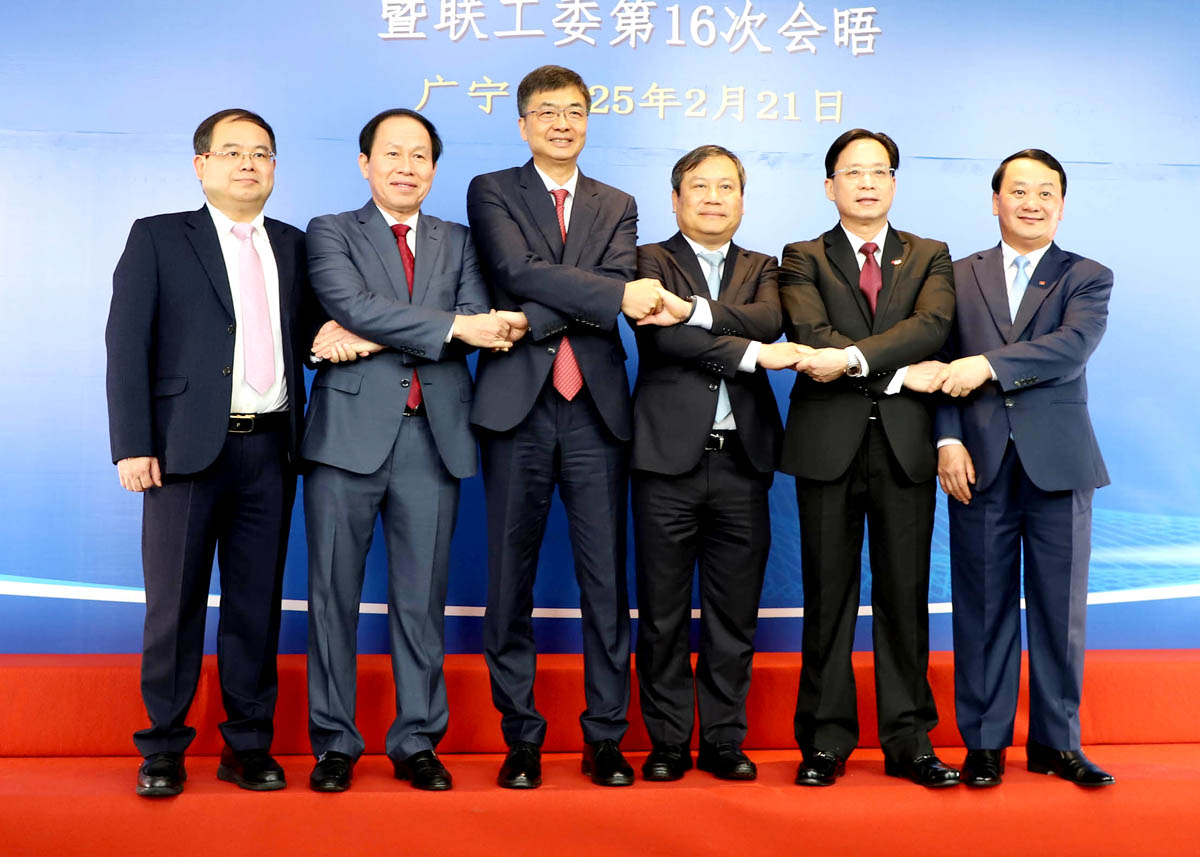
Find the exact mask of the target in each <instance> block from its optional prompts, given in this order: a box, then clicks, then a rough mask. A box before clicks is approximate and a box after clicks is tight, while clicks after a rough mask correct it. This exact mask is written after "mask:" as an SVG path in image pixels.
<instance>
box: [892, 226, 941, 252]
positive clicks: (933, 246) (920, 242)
mask: <svg viewBox="0 0 1200 857" xmlns="http://www.w3.org/2000/svg"><path fill="white" fill-rule="evenodd" d="M892 231H893V232H895V233H896V234H897V235H899V236H900V240H901V241H903V242H904V243H905V244H908V245H909V246H911V247H912V248H913V249H914V250H917V249H923V250H927V251H929V252H931V253H936V252H937V251H939V250H946V251H947V252H949V247H947V246H946V242H945V241H939V240H938V239H936V238H922V237H921V236H920V235H916V234H915V233H912V232H904V231H902V230H900V229H892Z"/></svg>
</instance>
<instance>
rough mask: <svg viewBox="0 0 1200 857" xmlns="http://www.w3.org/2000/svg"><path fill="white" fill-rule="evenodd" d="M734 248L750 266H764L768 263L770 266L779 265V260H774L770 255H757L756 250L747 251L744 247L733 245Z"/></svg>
mask: <svg viewBox="0 0 1200 857" xmlns="http://www.w3.org/2000/svg"><path fill="white" fill-rule="evenodd" d="M734 247H735V248H736V249H737V251H738V253H740V254H741V255H742V256H744V257H745V258H746V261H748V262H749V263H750V264H752V265H759V266H762V265H766V264H768V263H772V264H778V263H779V260H778V259H776V258H775V257H774V256H772V255H771V254H770V253H759V252H758V251H757V250H747V249H746V248H745V247H738V246H737V245H736V244H735V245H734Z"/></svg>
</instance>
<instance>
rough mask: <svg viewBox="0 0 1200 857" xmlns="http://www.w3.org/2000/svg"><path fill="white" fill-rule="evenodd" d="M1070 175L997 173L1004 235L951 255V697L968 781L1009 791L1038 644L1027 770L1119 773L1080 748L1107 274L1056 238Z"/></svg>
mask: <svg viewBox="0 0 1200 857" xmlns="http://www.w3.org/2000/svg"><path fill="white" fill-rule="evenodd" d="M1066 191H1067V176H1066V172H1065V171H1064V170H1063V167H1062V164H1060V163H1059V162H1058V160H1056V159H1055V158H1054V157H1053V156H1052V155H1050V154H1049V153H1048V152H1045V151H1042V150H1041V149H1025V150H1023V151H1020V152H1017V153H1015V154H1013V155H1010V156H1009V157H1007V158H1005V159H1004V161H1002V162H1001V164H1000V166H999V168H998V169H997V170H996V172H995V175H994V176H993V177H992V213H993V214H995V215H996V216H997V217H998V218H999V223H1000V237H1001V241H1000V244H999V245H998V246H996V247H993V248H991V249H990V250H985V251H983V252H980V253H973V254H971V255H970V256H968V257H966V258H965V259H960V260H959V261H957V262H955V263H954V279H955V283H956V284H957V307H956V314H955V320H954V327H953V330H952V332H951V335H950V339H949V341H948V342H947V345H946V356H947V357H948V358H954V359H953V360H952V362H950V364H949V365H948V366H947V368H946V369H945V370H944V371H943V373H942V377H941V380H942V391H943V392H945V393H948V394H949V395H950V396H952V397H954V401H951V402H947V403H945V404H943V405H942V406H941V407H940V408H939V409H938V414H937V423H936V430H937V436H938V477H939V479H940V481H941V484H942V488H943V489H944V490H945V491H946V493H947V494H948V495H949V497H950V499H949V505H950V562H951V583H952V590H953V599H954V668H955V680H954V686H955V706H956V710H957V714H958V728H959V732H960V733H961V734H962V737H963V741H964V743H965V744H966V746H967V758H966V761H965V762H964V764H963V768H962V780H963V782H965V783H966V784H967V785H969V786H976V787H985V786H995V785H999V783H1000V781H1001V779H1002V777H1003V774H1004V769H1005V755H1006V749H1007V747H1008V745H1009V744H1011V743H1012V740H1013V721H1014V719H1015V717H1016V708H1017V692H1018V688H1019V684H1020V668H1021V608H1020V602H1021V570H1022V569H1021V566H1022V562H1021V559H1022V555H1023V556H1024V582H1025V599H1026V602H1027V605H1028V607H1027V611H1026V625H1027V630H1028V638H1029V740H1028V745H1027V755H1028V767H1029V770H1030V771H1034V772H1036V773H1046V774H1056V775H1058V776H1060V777H1062V778H1063V779H1066V780H1069V781H1071V782H1074V783H1076V784H1078V785H1081V786H1103V785H1109V784H1111V783H1112V782H1113V781H1114V780H1113V777H1112V776H1111V775H1109V774H1108V773H1106V772H1105V771H1103V770H1101V769H1100V768H1098V767H1097V766H1096V765H1094V764H1093V763H1092V762H1091V761H1089V760H1088V758H1087V757H1086V756H1085V755H1084V754H1083V752H1082V750H1081V749H1080V744H1081V736H1080V727H1079V703H1080V697H1081V694H1082V685H1083V657H1084V625H1085V619H1086V611H1087V574H1088V558H1089V555H1090V551H1091V521H1092V495H1093V494H1094V493H1095V489H1096V488H1099V487H1102V486H1104V485H1107V484H1108V481H1109V480H1108V472H1107V470H1106V469H1105V466H1104V459H1103V458H1102V457H1101V455H1100V448H1099V446H1098V445H1097V443H1096V437H1095V434H1094V432H1093V431H1092V424H1091V420H1090V418H1089V416H1088V410H1087V374H1086V369H1087V361H1088V358H1089V357H1090V356H1091V354H1092V352H1093V351H1094V350H1095V349H1096V346H1097V345H1099V343H1100V338H1101V336H1103V334H1104V328H1105V324H1106V320H1107V317H1108V298H1109V293H1110V292H1111V290H1112V280H1113V278H1112V271H1110V270H1109V269H1108V268H1105V267H1104V266H1103V265H1100V264H1098V263H1096V262H1093V261H1091V260H1090V259H1084V258H1083V257H1081V256H1078V255H1076V254H1074V253H1067V252H1065V251H1063V250H1061V249H1060V248H1059V247H1058V245H1056V244H1054V243H1053V239H1054V235H1055V232H1056V231H1057V230H1058V224H1059V221H1061V220H1062V211H1063V200H1064V198H1065V197H1066Z"/></svg>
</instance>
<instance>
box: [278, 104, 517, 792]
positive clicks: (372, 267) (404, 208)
mask: <svg viewBox="0 0 1200 857" xmlns="http://www.w3.org/2000/svg"><path fill="white" fill-rule="evenodd" d="M359 152H360V153H359V156H358V165H359V169H360V170H361V171H362V175H363V178H364V179H366V180H367V184H368V185H369V186H370V189H371V199H370V200H368V201H367V204H366V205H364V206H362V208H359V209H356V210H354V211H346V212H342V213H341V214H330V215H324V216H321V217H316V218H314V219H313V221H312V222H311V223H310V224H309V225H308V230H309V240H308V264H309V276H310V277H311V278H312V286H313V292H314V293H315V294H316V296H317V298H318V299H319V300H320V302H321V305H322V306H323V307H324V309H325V311H326V312H328V313H329V315H330V316H331V317H332V320H331V322H330V323H329V324H327V325H326V326H325V327H324V328H322V331H321V333H320V334H318V336H317V338H316V340H315V342H314V344H313V351H314V353H315V354H316V355H317V356H319V357H322V358H328V359H325V362H323V363H322V364H321V366H320V368H319V369H318V371H317V377H316V378H315V379H314V380H313V388H312V404H311V405H309V408H308V417H307V420H306V422H305V430H304V441H303V443H302V445H301V448H300V452H301V455H302V457H303V458H304V459H305V460H306V461H308V462H311V466H310V467H309V469H308V470H306V471H305V476H304V509H305V525H306V530H307V533H308V588H309V594H308V597H309V611H308V710H309V736H310V738H311V740H312V746H313V753H314V754H315V755H316V756H317V759H318V761H317V764H316V766H315V768H314V769H313V773H312V776H311V777H310V779H309V784H310V785H311V787H312V788H313V789H315V790H317V791H329V792H336V791H344V790H345V789H347V788H349V786H350V780H351V775H352V771H353V765H354V762H355V761H356V760H357V759H358V757H359V756H360V755H361V754H362V752H363V738H362V735H361V734H360V733H359V731H358V729H357V727H356V726H355V724H354V711H355V705H354V703H355V693H356V681H355V674H356V667H357V658H356V653H357V629H358V606H359V601H360V599H361V596H362V586H363V573H364V563H365V562H366V558H367V552H368V551H369V550H370V547H371V541H372V537H373V535H374V530H375V520H376V518H382V521H383V533H384V538H385V539H386V544H387V555H388V632H389V639H390V642H391V650H392V674H393V678H394V679H395V686H396V719H395V721H394V722H393V723H392V727H391V729H389V730H388V734H387V742H386V745H387V753H388V756H389V757H391V759H392V762H393V764H394V770H395V773H396V776H397V777H399V778H400V779H404V780H408V781H410V782H411V783H412V785H413V786H415V787H416V788H419V789H426V790H431V791H443V790H446V789H449V788H450V787H451V785H452V779H451V776H450V772H449V771H447V770H446V768H445V766H444V765H443V764H442V762H441V760H440V759H439V758H438V756H437V752H436V750H435V748H436V746H437V744H438V742H439V741H440V740H441V738H442V736H443V735H444V734H445V731H446V724H447V721H448V716H449V712H448V709H447V706H446V682H445V679H444V677H443V674H442V660H443V651H444V649H445V642H444V631H443V621H444V615H445V611H446V584H447V580H448V577H449V571H450V540H451V537H452V536H453V535H454V524H455V521H456V520H457V517H458V488H459V480H460V479H464V478H466V477H468V476H472V475H474V473H475V467H476V460H477V453H476V447H475V438H474V436H473V435H472V433H471V426H470V424H469V422H468V416H469V414H470V409H471V397H472V385H471V374H470V372H469V371H468V369H467V362H466V355H467V352H468V350H469V349H470V348H472V347H488V348H497V349H500V350H504V349H507V348H508V347H509V346H510V345H511V343H510V342H509V341H508V339H507V338H506V335H507V334H508V333H509V325H508V322H507V321H506V320H505V316H504V315H501V314H498V313H489V312H488V299H487V288H486V287H485V286H484V284H483V279H482V278H481V277H480V275H479V266H478V265H477V263H476V261H475V250H474V247H473V246H472V244H471V236H470V234H469V233H468V231H467V228H466V227H465V226H463V225H462V224H459V223H451V222H449V221H445V220H440V219H439V218H437V217H434V216H432V215H430V214H427V213H426V212H424V211H422V210H421V203H422V202H424V200H425V197H426V196H427V195H428V193H429V191H430V189H431V188H432V187H433V179H434V176H435V174H436V172H437V163H438V159H439V158H440V157H441V154H442V141H441V138H440V137H439V136H438V133H437V129H436V128H435V127H434V126H433V123H432V122H430V121H429V120H428V119H426V118H425V117H424V116H422V115H421V114H420V113H417V112H415V111H413V110H407V109H394V110H385V111H383V112H382V113H380V114H378V115H377V116H375V117H374V118H372V119H371V120H370V121H369V122H367V124H366V125H365V126H364V127H363V129H362V133H361V134H359ZM360 355H367V356H366V359H363V360H357V359H356V358H357V357H358V356H360ZM343 358H346V359H345V360H344V359H343ZM346 360H349V361H350V362H346Z"/></svg>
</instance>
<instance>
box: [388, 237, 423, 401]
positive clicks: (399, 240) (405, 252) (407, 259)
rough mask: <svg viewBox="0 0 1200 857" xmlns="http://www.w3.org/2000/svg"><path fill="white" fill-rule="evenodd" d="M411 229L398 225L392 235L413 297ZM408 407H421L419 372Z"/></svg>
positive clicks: (409, 292) (415, 374)
mask: <svg viewBox="0 0 1200 857" xmlns="http://www.w3.org/2000/svg"><path fill="white" fill-rule="evenodd" d="M410 228H411V227H409V225H408V224H407V223H397V224H396V225H395V226H393V227H392V234H393V235H395V236H396V246H397V247H398V248H399V249H400V261H401V262H402V263H403V264H404V279H406V280H408V296H409V297H410V298H411V297H412V289H413V272H414V271H415V270H416V267H417V260H416V259H414V258H413V253H412V250H410V249H408V237H407V236H408V230H409V229H410ZM405 404H407V405H408V409H409V410H410V411H415V410H416V409H417V408H418V407H420V405H421V379H420V378H418V377H417V370H416V369H414V370H413V376H412V387H411V388H410V389H409V391H408V401H407V402H406V403H405Z"/></svg>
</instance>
